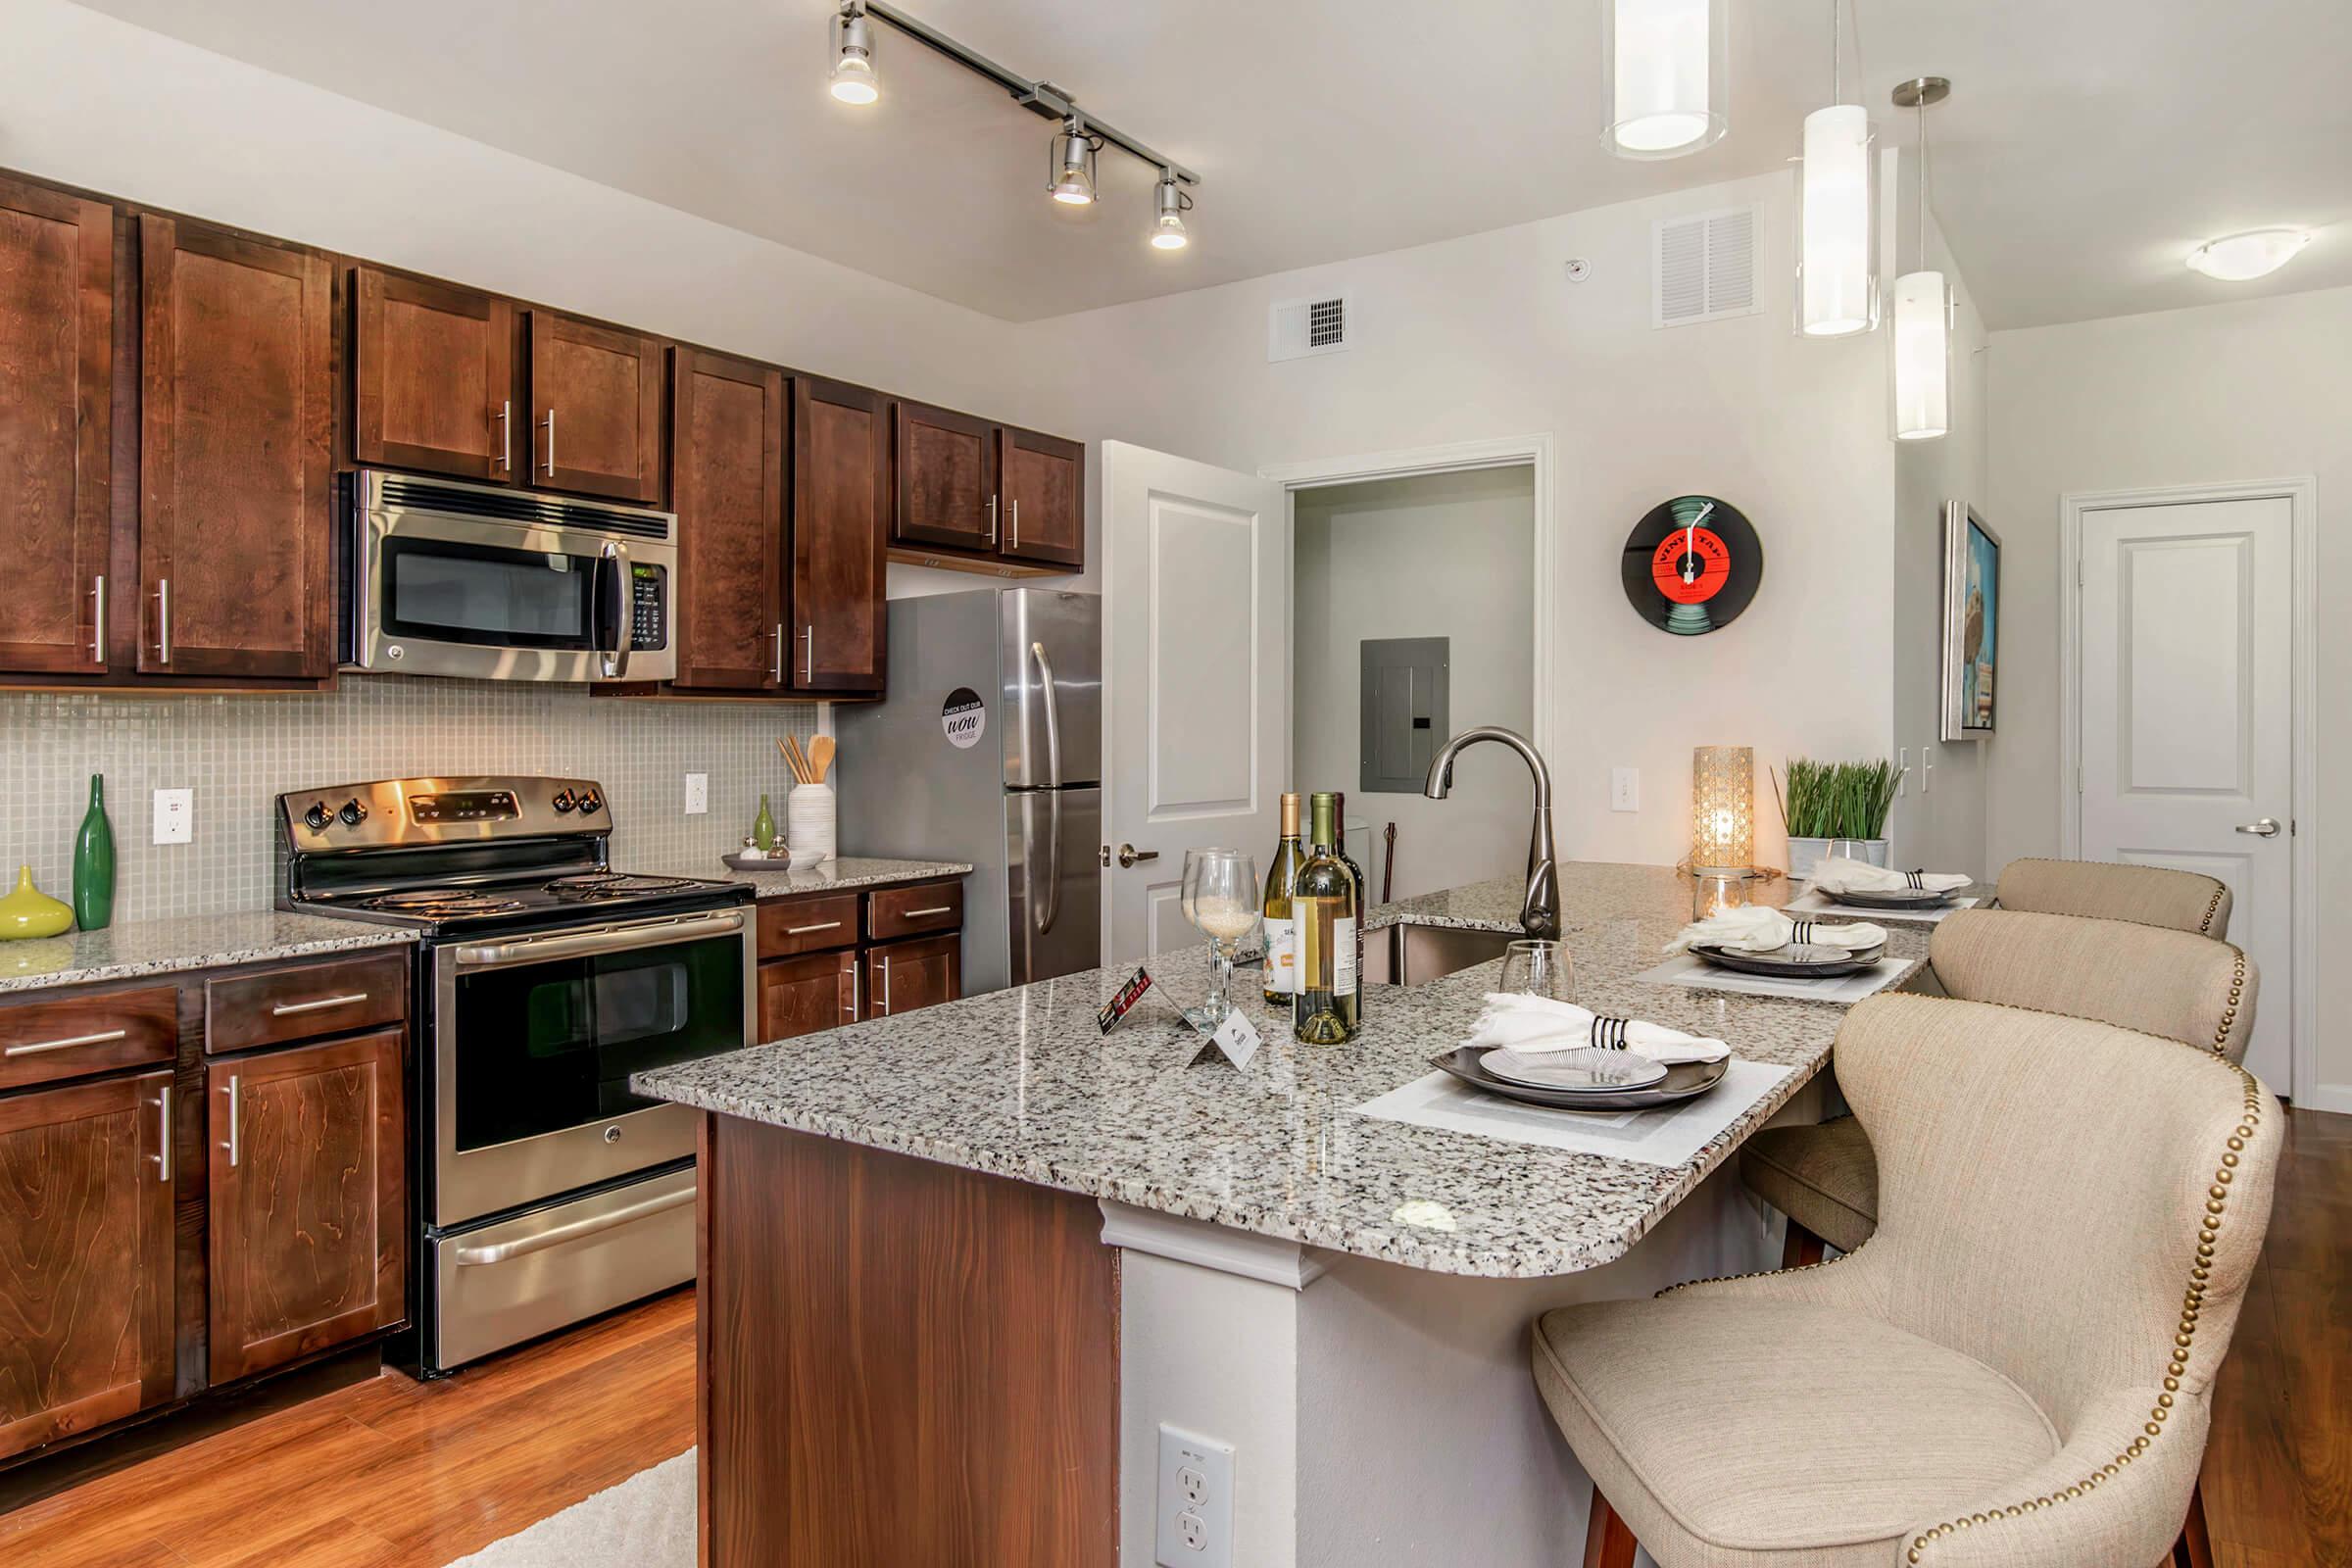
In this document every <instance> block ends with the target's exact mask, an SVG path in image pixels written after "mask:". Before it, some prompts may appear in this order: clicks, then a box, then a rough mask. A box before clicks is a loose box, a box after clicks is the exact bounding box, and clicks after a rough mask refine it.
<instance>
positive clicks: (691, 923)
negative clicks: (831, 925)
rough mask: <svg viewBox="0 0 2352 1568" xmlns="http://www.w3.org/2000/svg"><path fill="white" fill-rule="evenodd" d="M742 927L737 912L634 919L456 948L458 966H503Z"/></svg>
mask: <svg viewBox="0 0 2352 1568" xmlns="http://www.w3.org/2000/svg"><path fill="white" fill-rule="evenodd" d="M742 929H743V912H742V911H741V910H740V909H730V910H727V911H725V912H723V913H719V914H697V915H676V916H672V917H671V918H669V919H666V920H640V921H637V922H635V923H633V924H629V925H609V926H599V927H597V928H596V929H595V930H593V931H566V932H564V933H562V934H561V935H557V936H548V937H517V938H515V940H514V941H512V942H485V943H482V944H480V945H479V946H470V945H469V946H466V947H461V948H459V949H458V950H457V959H458V969H459V972H460V973H466V972H470V971H472V970H477V969H504V968H509V967H511V966H513V965H515V964H518V963H547V962H550V961H552V960H554V959H557V958H579V957H585V956H589V955H591V954H598V953H629V952H633V951H635V950H636V949H639V948H661V947H667V946H669V945H670V944H671V943H675V942H700V941H702V940H703V939H705V938H707V937H720V936H725V935H727V934H728V933H730V932H735V931H741V930H742Z"/></svg>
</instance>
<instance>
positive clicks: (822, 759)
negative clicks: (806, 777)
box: [809, 735, 833, 784]
mask: <svg viewBox="0 0 2352 1568" xmlns="http://www.w3.org/2000/svg"><path fill="white" fill-rule="evenodd" d="M809 767H810V768H811V769H813V770H814V771H815V773H816V781H817V782H818V783H819V784H822V783H823V782H824V781H825V775H826V774H827V773H829V772H831V771H832V769H833V737H832V736H830V735H819V736H818V737H817V738H816V739H814V740H812V741H810V742H809Z"/></svg>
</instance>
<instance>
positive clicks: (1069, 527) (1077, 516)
mask: <svg viewBox="0 0 2352 1568" xmlns="http://www.w3.org/2000/svg"><path fill="white" fill-rule="evenodd" d="M998 440H999V441H1000V443H1001V444H1002V447H1003V451H1004V467H1005V548H1004V554H1005V556H1007V557H1009V558H1011V559H1013V560H1015V561H1035V562H1048V563H1052V564H1056V565H1064V566H1082V565H1084V564H1086V448H1085V447H1083V446H1081V445H1080V444H1079V443H1077V442H1075V441H1064V440H1063V439H1061V437H1059V436H1055V435H1040V434H1038V433H1037V432H1036V431H1035V430H1015V429H1011V428H1009V427H1007V428H1005V429H1004V430H1002V431H1000V432H999V435H998Z"/></svg>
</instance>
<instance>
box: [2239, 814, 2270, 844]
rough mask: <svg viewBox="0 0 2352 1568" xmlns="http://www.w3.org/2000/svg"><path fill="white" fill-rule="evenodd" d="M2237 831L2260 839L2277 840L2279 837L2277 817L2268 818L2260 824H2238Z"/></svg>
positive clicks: (2259, 822)
mask: <svg viewBox="0 0 2352 1568" xmlns="http://www.w3.org/2000/svg"><path fill="white" fill-rule="evenodd" d="M2237 830H2238V831H2239V832H2240V833H2251V834H2253V835H2254V836H2255V837H2256V838H2258V839H2275V838H2277V837H2278V818H2277V817H2275V816H2266V817H2264V818H2262V819H2261V820H2260V821H2258V822H2240V823H2238V824H2237Z"/></svg>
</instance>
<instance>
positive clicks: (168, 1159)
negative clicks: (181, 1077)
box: [155, 1084, 172, 1187]
mask: <svg viewBox="0 0 2352 1568" xmlns="http://www.w3.org/2000/svg"><path fill="white" fill-rule="evenodd" d="M163 1115H164V1141H163V1142H162V1143H161V1144H158V1145H157V1146H156V1151H155V1162H156V1164H157V1165H159V1166H161V1167H162V1170H163V1174H161V1175H159V1176H158V1177H156V1180H157V1181H159V1182H162V1183H163V1184H164V1185H165V1186H166V1187H169V1186H171V1185H172V1086H171V1085H170V1084H166V1085H164V1102H163Z"/></svg>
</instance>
